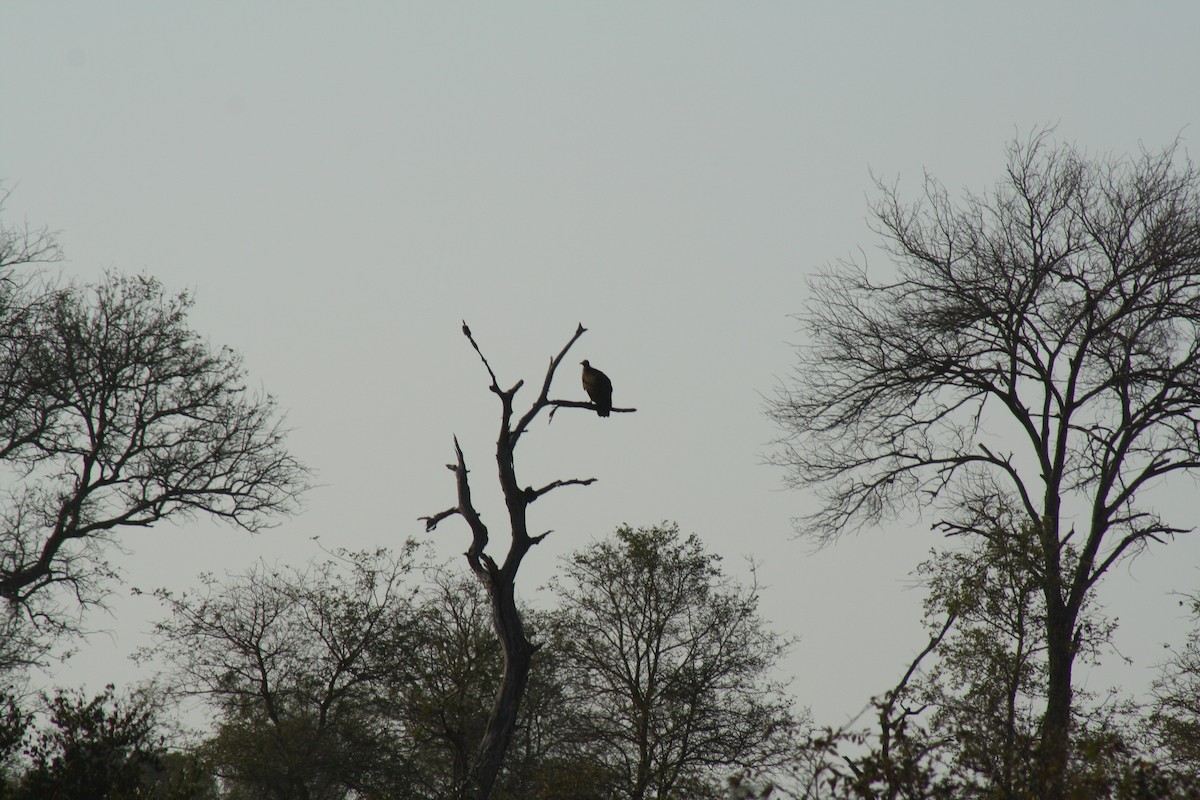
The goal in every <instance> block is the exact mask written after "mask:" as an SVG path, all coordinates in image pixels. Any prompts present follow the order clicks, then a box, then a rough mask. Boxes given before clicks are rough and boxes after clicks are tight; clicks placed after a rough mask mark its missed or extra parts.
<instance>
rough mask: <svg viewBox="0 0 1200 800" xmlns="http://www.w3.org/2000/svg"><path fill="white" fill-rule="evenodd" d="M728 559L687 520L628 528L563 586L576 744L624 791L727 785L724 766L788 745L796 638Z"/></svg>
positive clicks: (699, 793)
mask: <svg viewBox="0 0 1200 800" xmlns="http://www.w3.org/2000/svg"><path fill="white" fill-rule="evenodd" d="M719 562H720V559H719V558H718V557H717V556H715V555H713V554H710V553H707V552H705V550H704V547H703V545H702V544H701V542H700V540H699V539H698V538H697V537H696V536H695V535H694V534H693V535H690V536H687V537H682V536H680V533H679V529H678V527H677V526H675V525H663V526H659V527H654V528H640V529H637V530H634V529H632V528H629V527H622V528H619V529H618V530H617V531H616V534H615V535H614V536H613V537H611V538H609V539H605V540H603V541H600V542H597V543H596V544H594V545H592V546H591V547H589V548H587V549H585V550H582V551H580V552H578V553H576V554H575V555H573V556H572V557H571V558H570V559H569V560H568V561H567V562H566V564H565V567H564V570H563V574H562V578H561V579H560V580H555V581H554V582H553V584H552V587H553V589H554V593H555V595H556V596H557V598H558V600H559V608H558V610H557V611H556V612H555V615H554V616H555V620H556V626H557V630H556V635H555V637H554V639H553V645H554V646H557V647H560V648H562V653H563V657H564V659H565V662H566V675H567V681H566V687H567V691H568V692H569V698H568V702H569V703H570V704H571V705H572V706H573V707H574V709H575V713H576V714H577V717H578V720H577V722H576V726H577V730H575V731H574V735H575V737H576V738H575V743H576V744H577V746H578V747H580V748H582V751H583V752H584V753H586V755H587V756H588V757H590V759H592V760H594V761H595V763H596V764H598V765H599V766H600V768H601V773H602V777H603V778H604V779H606V781H607V790H608V792H609V793H611V796H613V797H622V798H630V799H631V800H642V799H643V798H657V799H658V800H668V798H682V797H692V798H698V797H719V796H720V791H719V787H718V778H719V777H720V776H721V775H722V774H723V771H724V772H732V771H735V770H737V769H739V768H758V767H764V766H767V767H769V766H772V765H773V764H775V763H778V762H780V761H782V760H783V757H784V756H785V754H786V753H787V752H788V746H789V741H790V734H791V733H792V732H793V731H794V728H795V726H796V719H795V718H794V716H793V714H792V712H791V708H790V701H789V700H788V699H787V698H786V697H785V696H784V694H783V690H782V687H781V686H780V685H779V684H777V683H773V682H772V681H771V679H770V675H771V671H772V670H773V668H774V667H775V665H776V663H777V662H778V660H779V658H780V656H781V655H782V654H783V651H784V649H785V647H786V644H787V643H786V641H785V640H783V639H781V638H780V637H778V636H776V635H774V634H773V633H771V632H770V631H769V630H767V628H766V627H765V626H764V623H763V621H762V619H761V617H759V615H758V610H757V609H758V593H757V589H756V588H755V587H753V586H748V587H744V586H740V585H737V584H736V583H735V582H733V581H732V580H731V579H730V578H728V577H726V576H725V575H724V573H723V572H722V570H721V567H720V563H719Z"/></svg>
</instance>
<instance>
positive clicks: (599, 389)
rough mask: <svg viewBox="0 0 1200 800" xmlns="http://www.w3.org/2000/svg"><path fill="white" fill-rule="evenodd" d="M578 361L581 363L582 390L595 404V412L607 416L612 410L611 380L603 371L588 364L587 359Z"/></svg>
mask: <svg viewBox="0 0 1200 800" xmlns="http://www.w3.org/2000/svg"><path fill="white" fill-rule="evenodd" d="M579 363H581V364H583V390H584V391H585V392H587V394H588V397H590V398H591V399H592V402H593V403H595V404H596V413H597V414H599V415H600V416H602V417H607V416H608V412H610V411H612V381H610V380H609V379H608V376H607V375H605V374H604V373H603V372H601V371H600V370H598V369H596V368H595V367H593V366H592V365H591V364H589V363H588V362H587V359H584V360H583V361H581V362H579Z"/></svg>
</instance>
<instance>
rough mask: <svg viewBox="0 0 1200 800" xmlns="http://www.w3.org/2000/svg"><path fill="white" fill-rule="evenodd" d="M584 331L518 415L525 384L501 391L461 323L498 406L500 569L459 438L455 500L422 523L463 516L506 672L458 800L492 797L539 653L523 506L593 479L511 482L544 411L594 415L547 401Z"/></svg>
mask: <svg viewBox="0 0 1200 800" xmlns="http://www.w3.org/2000/svg"><path fill="white" fill-rule="evenodd" d="M586 330H587V329H586V328H584V327H583V326H582V325H580V326H579V327H578V328H577V329H576V331H575V335H574V336H572V337H571V339H570V341H568V342H567V343H566V345H564V346H563V348H562V350H560V351H559V353H558V355H556V356H554V357H553V358H552V359H550V366H549V367H548V368H547V369H546V376H545V379H544V380H543V382H542V388H541V392H540V393H539V394H538V396H537V398H536V399H534V401H533V403H532V404H531V405H530V406H529V408H528V409H526V410H525V412H524V413H522V414H521V415H520V416H517V412H516V410H515V408H514V400H515V397H516V394H517V392H518V391H520V389H521V387H522V386H524V385H525V382H524V381H523V380H520V381H517V382H516V383H515V384H514V385H513V386H512V387H511V388H509V389H501V388H500V383H499V381H498V380H497V378H496V373H495V372H493V371H492V366H491V364H489V363H488V360H487V358H485V357H484V355H483V351H481V350H480V349H479V345H478V344H476V342H475V339H474V337H473V336H472V335H471V330H470V328H468V327H467V325H466V323H465V322H464V323H463V326H462V331H463V335H464V336H466V337H467V339H468V340H469V341H470V342H471V346H472V347H473V348H474V349H475V352H476V353H477V354H478V355H479V358H480V360H481V361H482V362H483V366H484V368H485V369H486V370H487V373H488V376H489V377H490V378H491V384H490V385H489V387H488V388H489V389H490V390H491V391H492V393H494V394H495V395H496V396H497V397H498V398H499V399H500V433H499V435H498V437H497V439H496V465H497V467H499V480H500V489H501V491H502V492H503V495H504V504H505V508H506V510H507V515H508V528H509V540H508V541H509V547H508V553H507V554H506V555H505V556H504V559H503V561H502V562H498V561H496V559H495V558H494V557H493V556H492V555H491V554H489V553H488V552H487V546H488V542H489V532H488V528H487V525H485V524H484V522H483V518H482V516H481V515H480V513H479V511H478V510H477V509H476V507H475V504H474V502H473V500H472V498H471V485H470V480H469V478H468V471H467V463H466V459H465V457H464V456H463V451H462V448H461V447H460V446H459V443H458V438H457V437H455V439H454V454H455V462H454V463H453V464H447V465H446V466H447V468H448V469H449V470H450V471H451V472H453V473H454V476H455V485H456V489H457V495H458V499H457V502H456V503H455V505H453V506H451V507H450V508H448V509H446V510H444V511H441V512H439V513H437V514H434V515H432V516H429V517H423V518H422V519H424V521H425V528H426V530H433V529H434V528H435V527H437V525H438V523H440V522H441V521H443V520H445V519H446V518H447V517H451V516H456V515H457V516H461V517H462V518H463V519H464V520H465V521H466V523H467V525H468V527H469V528H470V530H471V546H470V547H469V548H468V549H467V553H466V557H467V563H468V564H469V565H470V567H471V571H472V572H473V573H474V574H475V576H476V577H477V578H478V579H479V581H480V583H481V584H482V585H483V587H484V589H485V590H486V591H487V593H488V598H489V601H490V603H491V609H492V624H493V626H494V628H495V632H496V637H497V639H498V640H499V641H500V645H501V649H502V652H503V664H504V669H503V673H502V675H501V678H500V682H499V686H498V688H497V690H496V694H495V701H494V703H493V705H492V713H491V716H490V718H489V719H488V724H487V729H486V730H485V731H484V734H483V738H482V740H481V742H480V745H479V748H478V750H477V751H476V754H475V757H474V759H473V763H472V766H471V769H470V777H469V779H468V781H467V783H466V784H465V785H464V786H462V787H461V789H460V790H459V793H460V795H461V796H462V797H474V798H475V800H487V798H488V797H489V795H490V794H491V791H492V787H493V785H494V784H495V782H496V777H497V776H498V775H499V773H500V769H501V767H502V766H503V764H504V757H505V753H506V752H507V751H508V747H509V744H510V743H511V741H512V737H513V732H514V731H515V729H516V725H517V719H518V714H519V713H520V709H521V699H522V697H524V695H525V689H526V686H527V684H528V681H529V670H530V665H531V663H532V660H533V654H534V652H535V650H536V649H537V648H535V647H534V645H533V643H532V642H530V640H529V637H528V636H527V634H526V631H525V625H524V622H523V621H522V619H521V613H520V610H519V609H518V608H517V601H516V579H517V571H518V570H519V569H520V567H521V561H522V560H523V559H524V558H525V554H526V553H528V552H529V549H530V548H531V547H533V546H534V545H535V544H537V543H538V542H540V541H541V540H542V539H544V538H545V537H546V535H547V534H545V533H543V534H538V535H535V536H531V535H530V534H529V522H528V511H529V506H530V504H532V503H533V502H535V501H536V500H537V499H538V498H540V497H542V496H544V495H545V494H547V493H548V492H550V491H553V490H554V489H558V488H560V487H563V486H572V485H574V486H587V485H588V484H591V483H592V482H593V481H594V480H595V479H594V478H587V479H578V478H571V479H567V480H555V481H552V482H550V483H548V484H546V485H545V486H542V487H540V488H534V487H532V486H526V487H522V486H521V483H520V481H519V479H518V478H517V470H516V460H515V452H516V448H517V445H518V444H519V443H520V440H521V437H522V436H524V434H525V432H526V431H527V430H528V429H529V426H530V424H532V423H533V421H534V420H535V419H536V418H537V416H538V415H539V414H540V413H541V412H542V411H544V410H545V409H547V408H550V409H551V411H550V415H551V416H553V413H554V411H557V410H558V409H559V408H583V409H595V405H594V404H593V403H591V402H583V401H579V400H555V399H551V398H550V384H551V382H552V381H553V380H554V373H555V371H556V370H557V369H558V366H559V364H560V363H562V359H563V357H564V356H565V355H566V354H567V351H568V350H570V349H571V346H572V345H573V344H575V342H576V340H578V339H579V337H580V336H582V335H583V334H584V332H585V331H586ZM611 410H612V411H614V412H631V411H634V410H635V409H631V408H613V409H611Z"/></svg>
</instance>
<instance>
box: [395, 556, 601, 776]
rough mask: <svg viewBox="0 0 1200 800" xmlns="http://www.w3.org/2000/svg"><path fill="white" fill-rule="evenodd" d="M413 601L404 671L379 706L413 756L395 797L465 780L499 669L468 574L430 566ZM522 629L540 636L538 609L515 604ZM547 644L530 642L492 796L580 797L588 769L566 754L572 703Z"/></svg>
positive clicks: (495, 645) (543, 618) (479, 590)
mask: <svg viewBox="0 0 1200 800" xmlns="http://www.w3.org/2000/svg"><path fill="white" fill-rule="evenodd" d="M427 577H428V580H427V581H426V585H425V588H424V590H423V592H422V594H421V597H420V600H419V608H418V611H417V616H418V620H419V621H418V627H417V633H416V635H415V636H414V637H413V640H412V646H411V647H410V648H409V649H408V650H407V651H405V652H404V653H397V654H396V655H395V658H397V659H401V658H403V659H406V660H407V662H408V664H409V665H410V667H409V668H410V670H411V674H412V675H413V677H412V679H411V680H409V681H404V682H398V683H393V684H391V685H390V686H389V687H388V689H389V692H390V693H389V697H390V701H389V704H388V706H387V709H386V712H385V713H386V714H387V716H388V717H389V719H390V721H391V722H392V724H393V725H395V727H396V728H397V730H398V731H399V732H400V741H401V747H403V748H404V749H405V751H406V752H407V753H408V754H409V755H408V756H407V757H408V758H409V759H410V760H411V762H412V764H413V765H414V768H413V773H414V778H413V784H412V785H411V786H410V787H409V792H410V793H409V794H407V795H404V796H405V797H410V796H411V797H413V798H429V799H430V800H432V799H433V798H444V797H447V796H451V795H452V794H453V793H454V792H455V791H456V790H457V787H461V786H462V785H463V783H464V782H465V781H466V780H467V779H468V776H469V772H470V769H471V767H472V760H473V758H474V751H475V748H476V747H477V745H478V742H479V740H480V738H481V737H482V735H483V732H484V730H485V729H486V727H487V722H488V716H489V702H490V701H491V699H492V697H493V695H494V693H495V691H496V682H497V680H498V679H499V677H500V674H501V671H502V669H503V653H502V649H501V647H500V643H499V642H498V641H497V640H496V636H495V632H494V631H493V629H492V614H491V604H490V603H489V601H488V597H487V594H486V592H485V591H484V589H483V587H482V586H481V585H480V583H479V581H477V580H475V579H474V577H473V576H455V575H452V574H451V573H449V572H448V571H447V570H446V569H444V568H441V569H435V570H431V571H430V572H429V573H428V575H427ZM522 617H523V619H524V620H525V622H526V624H527V625H528V628H529V633H530V635H531V636H540V635H547V633H548V629H549V628H550V627H551V623H550V621H549V620H548V619H547V615H546V614H539V613H535V612H531V611H530V610H528V609H524V610H522ZM562 670H563V665H562V656H561V654H560V653H559V652H558V649H557V648H556V647H555V646H554V645H553V643H552V642H551V643H548V645H547V646H544V647H541V648H539V649H538V650H537V652H536V653H535V654H534V657H533V664H532V668H531V670H530V676H529V683H528V684H527V686H526V691H525V696H524V698H523V701H522V703H521V710H520V715H519V717H518V722H517V726H516V729H515V731H514V733H513V740H512V743H511V745H510V746H509V750H508V753H507V756H506V759H505V765H504V769H503V770H502V771H501V773H500V775H499V776H498V779H497V782H496V785H495V787H494V789H493V797H496V798H512V799H513V800H517V799H518V798H520V800H532V799H534V798H537V799H538V800H554V799H557V798H562V800H567V798H575V799H576V800H586V798H587V797H590V796H592V795H589V794H588V790H590V789H591V788H592V782H591V781H590V780H589V778H590V776H591V775H592V774H593V773H594V769H593V768H592V767H591V765H590V764H588V763H586V762H585V761H584V760H582V759H579V758H576V757H575V755H574V753H575V751H574V749H573V748H571V747H570V743H569V731H570V730H571V719H572V717H573V709H572V706H571V704H570V703H569V702H568V700H567V697H566V693H565V688H564V686H563V684H562V681H563V680H564V675H563V671H562Z"/></svg>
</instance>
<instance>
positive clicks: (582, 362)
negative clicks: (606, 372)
mask: <svg viewBox="0 0 1200 800" xmlns="http://www.w3.org/2000/svg"><path fill="white" fill-rule="evenodd" d="M579 363H580V364H583V366H585V367H590V366H591V364H589V363H588V360H587V359H586V358H585V359H584V360H583V361H580V362H579Z"/></svg>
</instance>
